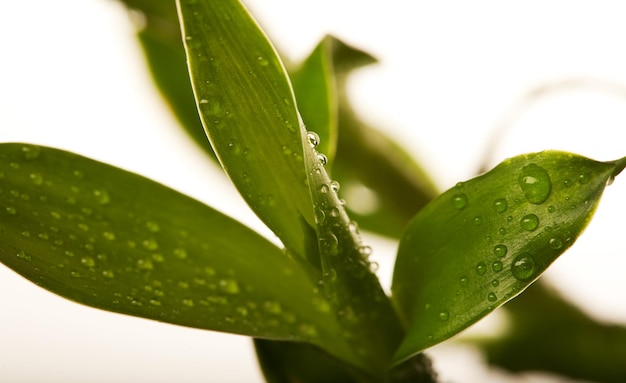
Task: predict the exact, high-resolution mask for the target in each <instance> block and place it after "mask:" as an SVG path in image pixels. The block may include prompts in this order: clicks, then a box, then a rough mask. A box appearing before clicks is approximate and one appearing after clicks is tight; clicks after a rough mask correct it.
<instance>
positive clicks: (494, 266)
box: [491, 261, 502, 273]
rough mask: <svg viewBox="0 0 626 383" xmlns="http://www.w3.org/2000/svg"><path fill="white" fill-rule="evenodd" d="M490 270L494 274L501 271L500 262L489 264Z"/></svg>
mask: <svg viewBox="0 0 626 383" xmlns="http://www.w3.org/2000/svg"><path fill="white" fill-rule="evenodd" d="M491 269H492V270H493V271H495V272H496V273H497V272H500V271H502V262H500V261H495V262H493V263H492V264H491Z"/></svg>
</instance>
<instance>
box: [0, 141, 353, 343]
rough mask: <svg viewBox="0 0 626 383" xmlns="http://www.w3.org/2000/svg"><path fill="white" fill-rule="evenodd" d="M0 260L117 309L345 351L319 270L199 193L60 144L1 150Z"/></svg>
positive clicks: (80, 298) (69, 293)
mask: <svg viewBox="0 0 626 383" xmlns="http://www.w3.org/2000/svg"><path fill="white" fill-rule="evenodd" d="M0 261H2V263H4V264H5V265H7V266H8V267H10V268H11V269H13V270H15V271H16V272H18V273H19V274H21V275H23V276H24V277H26V278H27V279H29V280H31V281H32V282H34V283H36V284H37V285H39V286H41V287H43V288H46V289H48V290H50V291H52V292H54V293H57V294H59V295H61V296H63V297H65V298H67V299H70V300H73V301H76V302H79V303H83V304H86V305H89V306H93V307H97V308H101V309H105V310H108V311H113V312H118V313H124V314H129V315H134V316H139V317H144V318H149V319H154V320H158V321H162V322H167V323H173V324H177V325H183V326H189V327H196V328H201V329H208V330H216V331H225V332H231V333H237V334H244V335H250V336H256V337H263V338H271V339H282V340H298V341H306V342H310V343H314V344H317V345H319V346H321V347H323V348H325V349H326V350H328V351H329V352H331V353H333V354H339V355H341V354H343V353H346V352H347V351H346V350H345V348H346V346H345V344H344V343H343V341H342V340H341V336H340V334H341V329H340V328H339V327H338V325H337V323H336V320H335V318H334V316H333V314H332V313H331V312H329V311H328V310H327V308H328V307H329V303H328V302H327V301H326V300H325V298H324V296H323V295H322V294H320V293H318V289H317V281H318V279H319V273H318V272H317V271H311V267H308V269H305V268H303V266H308V265H307V264H305V263H300V262H297V261H296V260H294V259H293V258H291V257H290V256H289V255H288V254H286V253H284V252H283V251H281V250H280V249H279V248H277V247H276V246H274V245H273V244H271V243H270V242H268V241H267V240H266V239H264V238H263V237H261V236H259V235H258V234H257V233H255V232H253V231H251V230H250V229H248V228H247V227H245V226H243V225H241V224H240V223H238V222H236V221H234V220H233V219H231V218H229V217H227V216H224V215H222V214H221V213H219V212H217V211H215V210H213V209H211V208H210V207H208V206H206V205H203V204H202V203H200V202H198V201H196V200H193V199H191V198H189V197H187V196H185V195H182V194H180V193H178V192H176V191H174V190H171V189H168V188H166V187H165V186H162V185H160V184H157V183H155V182H153V181H150V180H148V179H145V178H143V177H141V176H138V175H135V174H132V173H128V172H126V171H123V170H120V169H117V168H114V167H112V166H109V165H106V164H102V163H99V162H96V161H93V160H90V159H87V158H84V157H80V156H78V155H75V154H71V153H67V152H63V151H60V150H56V149H51V148H45V147H38V146H32V145H26V144H1V145H0Z"/></svg>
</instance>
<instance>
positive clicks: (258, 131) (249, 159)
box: [178, 0, 316, 263]
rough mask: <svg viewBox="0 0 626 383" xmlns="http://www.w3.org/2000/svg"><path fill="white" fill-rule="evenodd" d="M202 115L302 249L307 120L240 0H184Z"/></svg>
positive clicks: (246, 193)
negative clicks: (303, 122) (303, 125)
mask: <svg viewBox="0 0 626 383" xmlns="http://www.w3.org/2000/svg"><path fill="white" fill-rule="evenodd" d="M178 4H179V12H180V15H181V20H182V26H183V35H184V39H185V48H186V50H187V58H188V63H189V70H190V73H191V78H192V84H193V88H194V93H195V96H196V103H197V104H198V106H199V110H200V116H201V119H202V121H203V124H204V128H205V130H206V131H207V134H208V136H209V139H210V141H211V144H212V147H213V149H214V150H215V152H216V154H217V156H218V158H219V160H220V162H221V164H222V166H223V168H224V169H225V170H226V172H227V173H228V175H229V176H230V178H231V180H232V181H233V183H234V184H235V186H236V187H237V188H238V189H239V191H240V192H241V194H242V196H243V197H244V199H245V200H246V201H247V203H248V204H249V205H250V207H251V208H252V209H253V210H254V211H255V213H256V214H257V215H258V216H259V217H260V218H261V219H262V220H263V221H264V222H265V223H266V224H267V226H268V227H269V228H270V229H272V230H273V231H274V232H275V233H276V235H277V236H278V237H279V238H280V239H281V240H282V241H283V243H284V244H285V245H286V246H287V247H288V248H289V249H291V250H292V251H294V252H295V253H296V254H297V255H299V256H301V257H304V256H307V255H309V256H310V259H311V260H312V261H313V263H315V261H316V259H315V258H316V255H310V254H311V250H309V249H307V248H306V247H305V245H304V244H305V243H306V240H305V238H306V237H307V236H309V235H310V228H309V227H307V226H311V227H313V226H314V224H315V223H314V216H313V209H312V206H311V199H310V195H309V191H308V187H307V185H306V173H305V169H304V159H303V154H302V138H301V134H300V133H301V129H302V128H301V124H300V121H299V117H298V113H297V110H296V108H295V105H294V97H293V94H292V91H291V87H290V84H289V81H288V78H287V76H286V74H285V71H284V68H283V66H282V63H281V62H280V60H279V58H278V56H277V55H276V52H275V51H274V49H273V48H272V46H271V45H270V43H269V41H268V40H267V38H266V37H265V35H264V34H263V33H262V32H261V30H260V29H259V28H258V26H257V25H256V23H255V22H254V21H253V20H252V18H251V17H250V15H249V14H248V13H247V11H246V10H245V9H244V7H243V6H242V5H241V3H240V2H239V1H234V0H224V1H209V0H191V1H189V0H187V1H179V2H178Z"/></svg>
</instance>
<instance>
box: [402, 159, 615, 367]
mask: <svg viewBox="0 0 626 383" xmlns="http://www.w3.org/2000/svg"><path fill="white" fill-rule="evenodd" d="M625 165H626V160H624V159H622V160H619V161H616V162H596V161H593V160H590V159H587V158H584V157H580V156H576V155H573V154H568V153H563V152H554V151H548V152H541V153H535V154H528V155H522V156H518V157H514V158H511V159H509V160H506V161H504V162H503V163H502V164H500V165H498V166H497V167H496V168H495V169H493V170H492V171H490V172H489V173H486V174H484V175H482V176H479V177H477V178H475V179H472V180H470V181H468V182H465V183H459V184H458V185H457V186H456V187H454V188H452V189H450V190H448V191H447V192H445V193H443V194H442V195H441V196H440V197H438V198H437V199H435V200H434V201H433V202H432V203H430V204H429V205H428V206H427V207H426V208H424V209H423V210H422V211H421V212H420V213H418V215H417V216H416V217H415V219H413V220H412V221H411V223H410V224H409V226H408V228H407V230H406V232H405V234H404V236H403V238H402V240H401V242H400V247H399V250H398V258H397V261H396V266H395V272H394V280H393V286H392V291H393V295H394V300H395V302H396V303H397V307H398V308H399V309H400V312H401V313H402V315H403V316H404V319H405V321H406V323H407V325H408V328H409V330H408V335H407V337H406V339H405V340H404V342H403V344H402V346H401V347H400V349H399V350H398V352H397V353H396V360H397V361H400V360H403V359H405V358H407V357H409V356H411V355H413V354H414V353H416V352H419V351H421V350H423V349H425V348H427V347H429V346H432V345H434V344H436V343H439V342H441V341H443V340H445V339H447V338H449V337H451V336H453V335H455V334H457V333H458V332H460V331H461V330H463V329H465V328H466V327H468V326H469V325H471V324H473V323H474V322H476V321H477V320H479V319H480V318H482V317H484V316H485V315H486V314H488V313H489V312H491V311H492V310H494V309H495V308H496V307H498V306H500V305H501V304H503V303H504V302H506V301H508V300H509V299H511V298H513V297H515V296H516V295H518V294H519V293H520V292H522V291H523V290H524V289H525V288H526V287H528V286H529V285H530V284H531V283H532V282H533V281H534V280H535V279H537V278H538V277H539V275H540V274H541V273H542V272H543V271H544V270H545V269H546V268H547V267H548V266H549V265H550V264H551V263H552V262H553V261H554V260H555V259H556V258H557V257H558V256H559V255H560V254H562V253H563V252H564V251H565V250H566V249H567V248H568V247H569V246H571V245H572V244H573V242H574V240H575V239H576V238H577V237H578V235H580V233H581V232H582V230H583V229H584V228H585V227H586V225H587V223H588V222H589V220H590V219H591V216H592V214H593V212H594V210H595V208H596V206H597V203H598V201H599V198H600V196H601V194H602V192H603V191H604V188H605V186H606V184H607V182H610V181H612V179H613V177H615V175H616V174H618V173H619V172H620V171H621V170H622V169H623V167H624V166H625Z"/></svg>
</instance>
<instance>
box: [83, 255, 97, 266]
mask: <svg viewBox="0 0 626 383" xmlns="http://www.w3.org/2000/svg"><path fill="white" fill-rule="evenodd" d="M80 264H81V265H83V266H85V267H94V266H95V265H96V261H94V259H93V258H91V257H83V258H81V259H80Z"/></svg>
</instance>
